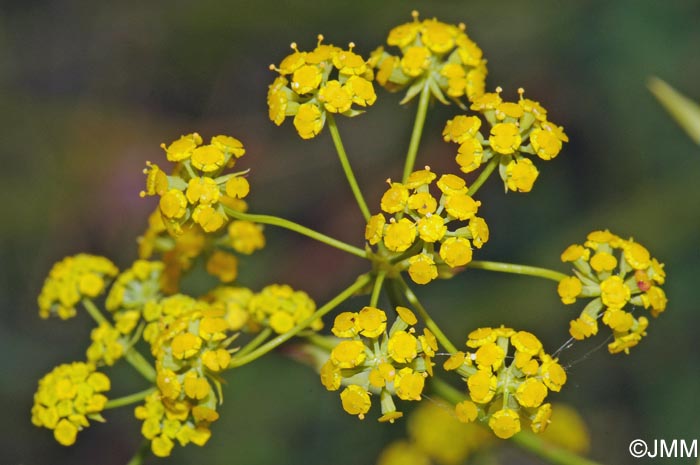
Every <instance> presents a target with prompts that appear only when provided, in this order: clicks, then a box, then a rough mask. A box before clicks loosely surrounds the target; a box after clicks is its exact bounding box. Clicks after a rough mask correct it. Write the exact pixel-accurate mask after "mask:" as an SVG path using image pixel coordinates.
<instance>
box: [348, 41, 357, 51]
mask: <svg viewBox="0 0 700 465" xmlns="http://www.w3.org/2000/svg"><path fill="white" fill-rule="evenodd" d="M348 48H349V49H350V50H352V49H353V48H355V42H350V43H349V44H348Z"/></svg>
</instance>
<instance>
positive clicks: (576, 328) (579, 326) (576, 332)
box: [569, 313, 598, 341]
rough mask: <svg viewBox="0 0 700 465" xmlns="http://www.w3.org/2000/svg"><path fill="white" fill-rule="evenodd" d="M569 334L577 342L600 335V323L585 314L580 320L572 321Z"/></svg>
mask: <svg viewBox="0 0 700 465" xmlns="http://www.w3.org/2000/svg"><path fill="white" fill-rule="evenodd" d="M569 334H571V337H573V338H574V339H577V340H579V341H580V340H583V339H585V338H587V337H589V336H594V335H596V334H598V322H597V321H596V320H595V319H594V318H592V317H591V316H590V315H588V314H586V313H583V314H582V315H581V317H580V318H577V319H575V320H571V323H570V324H569Z"/></svg>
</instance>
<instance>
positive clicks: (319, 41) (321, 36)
mask: <svg viewBox="0 0 700 465" xmlns="http://www.w3.org/2000/svg"><path fill="white" fill-rule="evenodd" d="M316 39H318V44H317V45H321V42H323V39H324V37H323V34H319V35H317V36H316Z"/></svg>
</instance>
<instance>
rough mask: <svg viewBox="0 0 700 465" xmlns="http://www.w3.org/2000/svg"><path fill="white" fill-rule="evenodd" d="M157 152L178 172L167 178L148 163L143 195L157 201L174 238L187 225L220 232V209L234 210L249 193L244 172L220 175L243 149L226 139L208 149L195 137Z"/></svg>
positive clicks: (217, 140)
mask: <svg viewBox="0 0 700 465" xmlns="http://www.w3.org/2000/svg"><path fill="white" fill-rule="evenodd" d="M161 147H162V148H163V149H164V150H165V153H166V155H167V158H168V161H171V162H173V163H176V164H177V165H176V168H175V169H174V170H173V174H172V175H170V176H168V175H166V174H165V172H163V171H162V170H161V169H160V168H159V167H158V165H155V164H153V163H150V162H149V163H147V164H148V168H146V169H145V170H144V174H146V190H145V191H142V192H141V196H142V197H145V196H147V195H149V196H150V195H157V196H158V197H160V201H159V204H158V207H159V210H160V213H161V215H162V218H163V223H164V224H165V226H166V227H167V228H168V231H169V232H170V233H171V234H173V235H179V234H182V226H183V225H186V224H197V225H198V226H199V227H201V228H202V230H204V231H205V232H208V233H209V232H214V231H218V230H219V229H221V228H222V227H223V226H224V225H225V224H226V223H227V221H228V216H227V215H226V212H225V210H224V206H228V207H230V208H236V207H237V206H238V199H242V198H244V197H246V196H247V195H248V193H249V191H250V185H249V184H248V181H247V180H246V178H245V177H243V176H242V175H243V174H244V173H243V172H239V173H231V174H227V175H221V173H222V171H223V170H224V169H225V168H232V167H233V166H234V164H235V162H236V160H237V159H238V158H240V157H242V156H243V155H244V154H245V149H244V148H243V144H242V143H241V142H240V141H239V140H238V139H235V138H233V137H230V136H214V137H212V138H211V143H210V144H207V145H202V138H201V136H200V135H199V134H197V133H196V132H195V133H192V134H186V135H184V136H181V137H180V138H179V139H177V140H175V141H173V142H172V143H171V144H170V145H168V146H166V145H165V144H162V145H161Z"/></svg>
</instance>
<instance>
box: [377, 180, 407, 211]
mask: <svg viewBox="0 0 700 465" xmlns="http://www.w3.org/2000/svg"><path fill="white" fill-rule="evenodd" d="M407 202H408V189H407V188H406V187H405V186H404V185H403V184H401V183H398V182H395V183H391V187H390V188H389V189H388V190H387V191H386V192H385V193H384V195H382V200H381V207H382V210H383V211H385V212H387V213H398V212H400V211H403V209H404V208H406V203H407Z"/></svg>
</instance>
